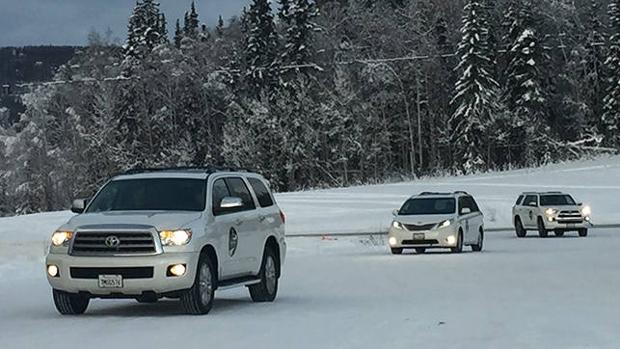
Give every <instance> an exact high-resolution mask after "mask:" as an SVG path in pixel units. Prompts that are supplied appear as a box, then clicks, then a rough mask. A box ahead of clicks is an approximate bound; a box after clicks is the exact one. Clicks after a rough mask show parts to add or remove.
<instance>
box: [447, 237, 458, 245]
mask: <svg viewBox="0 0 620 349" xmlns="http://www.w3.org/2000/svg"><path fill="white" fill-rule="evenodd" d="M446 242H447V243H448V245H454V244H456V237H455V236H454V235H450V236H448V237H447V238H446Z"/></svg>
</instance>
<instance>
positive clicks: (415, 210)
mask: <svg viewBox="0 0 620 349" xmlns="http://www.w3.org/2000/svg"><path fill="white" fill-rule="evenodd" d="M455 211H456V200H455V199H454V198H424V199H420V198H418V199H409V200H407V201H406V202H405V203H404V204H403V207H401V208H400V211H398V214H399V215H402V216H410V215H432V214H452V213H454V212H455Z"/></svg>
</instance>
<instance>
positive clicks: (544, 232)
mask: <svg viewBox="0 0 620 349" xmlns="http://www.w3.org/2000/svg"><path fill="white" fill-rule="evenodd" d="M547 235H549V231H547V229H545V223H544V222H543V220H542V218H540V217H538V236H540V237H541V238H546V237H547Z"/></svg>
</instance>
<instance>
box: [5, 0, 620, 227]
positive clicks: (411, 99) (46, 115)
mask: <svg viewBox="0 0 620 349" xmlns="http://www.w3.org/2000/svg"><path fill="white" fill-rule="evenodd" d="M128 17H129V19H128V32H127V38H126V42H125V44H124V45H123V46H119V45H116V44H115V43H114V42H113V41H112V40H111V39H110V37H109V36H106V35H101V34H97V33H92V34H91V35H90V36H89V38H88V46H86V47H84V48H82V49H79V50H78V51H77V52H76V54H75V55H74V56H73V58H71V60H70V61H69V63H67V64H64V65H62V66H61V67H60V68H59V69H58V71H57V72H56V74H55V75H54V77H53V79H52V81H51V82H49V83H45V84H37V85H33V86H32V87H31V88H30V90H29V91H28V93H26V94H25V95H24V96H23V97H22V102H23V104H24V106H25V110H24V112H23V113H22V114H21V115H20V118H19V121H18V122H16V123H14V124H12V125H10V126H7V127H4V128H2V129H0V213H2V214H4V215H11V214H25V213H32V212H39V211H50V210H58V209H64V208H67V207H68V205H69V203H70V201H71V199H73V198H77V197H90V196H92V195H93V194H94V193H95V192H96V190H97V188H99V187H100V186H101V185H102V184H103V183H105V181H107V180H108V179H109V178H110V177H111V176H113V175H115V174H117V173H121V172H123V171H126V170H129V169H134V168H140V167H163V166H205V165H210V164H212V165H228V166H239V167H243V168H250V169H253V170H255V171H258V172H260V173H261V174H263V175H264V176H265V177H266V178H267V179H268V180H269V181H270V183H271V185H272V187H273V189H274V190H276V191H280V192H282V191H293V190H303V189H308V188H318V187H339V186H348V185H355V184H361V183H376V182H385V181H394V180H402V179H415V178H420V177H423V176H434V175H443V174H447V173H451V174H471V173H478V172H484V171H490V170H505V169H510V168H522V167H533V166H538V165H542V164H546V163H550V162H556V161H564V160H571V159H577V158H582V157H589V156H596V155H598V154H602V153H617V152H618V150H619V149H620V134H619V133H618V126H619V124H620V0H546V1H533V0H321V1H318V0H317V1H316V2H315V1H310V0H279V1H278V2H277V4H276V3H273V4H272V3H271V2H270V1H268V0H252V1H251V4H250V5H249V6H248V7H247V8H245V9H244V10H243V11H242V12H241V13H240V14H239V15H238V16H236V17H233V18H230V19H223V18H221V17H220V20H219V21H218V23H202V22H201V21H200V14H199V13H197V12H196V10H195V7H194V6H191V7H190V8H188V9H187V12H186V14H185V17H184V18H180V19H168V18H166V16H165V13H162V12H161V11H160V9H159V5H158V4H157V2H155V1H153V0H137V2H136V4H135V7H134V8H133V10H132V9H130V8H128Z"/></svg>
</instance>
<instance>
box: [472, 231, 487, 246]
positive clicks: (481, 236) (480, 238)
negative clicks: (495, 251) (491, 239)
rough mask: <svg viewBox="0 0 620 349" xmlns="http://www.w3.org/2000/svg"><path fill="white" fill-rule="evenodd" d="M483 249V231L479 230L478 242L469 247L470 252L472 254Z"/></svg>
mask: <svg viewBox="0 0 620 349" xmlns="http://www.w3.org/2000/svg"><path fill="white" fill-rule="evenodd" d="M483 247H484V231H483V230H482V228H481V229H480V234H478V242H477V243H476V244H475V245H471V250H472V251H474V252H480V251H482V248H483Z"/></svg>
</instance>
